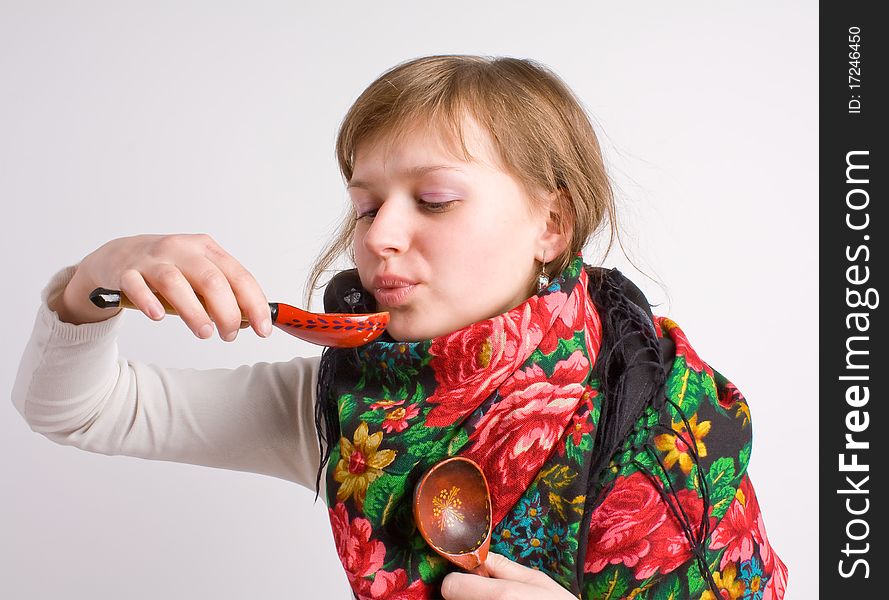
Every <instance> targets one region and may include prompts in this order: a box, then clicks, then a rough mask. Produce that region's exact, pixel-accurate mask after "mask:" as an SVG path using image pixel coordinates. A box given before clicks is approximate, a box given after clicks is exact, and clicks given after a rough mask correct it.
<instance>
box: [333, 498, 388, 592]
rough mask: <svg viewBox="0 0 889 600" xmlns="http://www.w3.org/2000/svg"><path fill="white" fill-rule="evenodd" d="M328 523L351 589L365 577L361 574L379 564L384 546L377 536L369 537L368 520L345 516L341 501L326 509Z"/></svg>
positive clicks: (380, 566)
mask: <svg viewBox="0 0 889 600" xmlns="http://www.w3.org/2000/svg"><path fill="white" fill-rule="evenodd" d="M328 512H329V516H330V526H331V528H332V529H333V539H334V542H335V543H336V552H337V554H338V555H339V557H340V561H341V562H342V563H343V568H344V569H345V570H346V577H348V579H349V584H350V585H351V586H352V589H358V586H359V585H362V584H363V582H365V581H367V580H365V579H364V578H365V577H367V576H368V575H373V574H374V573H376V572H377V571H379V570H380V569H381V568H382V567H383V559H384V558H385V556H386V547H385V546H384V545H383V542H381V541H379V540H372V539H370V533H371V526H370V521H368V520H367V519H362V518H360V517H358V518H356V519H353V520H352V521H350V520H349V513H348V511H346V506H345V505H344V504H343V503H342V502H337V504H336V507H334V508H333V509H329V510H328Z"/></svg>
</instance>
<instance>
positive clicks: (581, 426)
mask: <svg viewBox="0 0 889 600" xmlns="http://www.w3.org/2000/svg"><path fill="white" fill-rule="evenodd" d="M592 430H593V421H592V419H590V416H589V413H584V414H583V416H581V415H578V414H575V415H574V416H573V417H571V422H570V423H569V424H568V433H569V435H570V437H571V441H572V442H574V445H575V446H580V442H581V441H582V440H583V434H585V433H590V432H591V431H592Z"/></svg>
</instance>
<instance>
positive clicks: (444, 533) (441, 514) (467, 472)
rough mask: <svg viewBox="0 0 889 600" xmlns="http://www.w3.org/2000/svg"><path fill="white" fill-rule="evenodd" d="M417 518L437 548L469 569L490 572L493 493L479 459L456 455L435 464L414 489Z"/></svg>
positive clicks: (425, 533) (459, 564)
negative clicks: (487, 560)
mask: <svg viewBox="0 0 889 600" xmlns="http://www.w3.org/2000/svg"><path fill="white" fill-rule="evenodd" d="M414 519H415V520H416V522H417V527H418V528H419V530H420V534H421V535H422V536H423V539H425V540H426V542H427V543H428V544H429V545H430V546H431V547H432V549H433V550H435V551H436V552H438V553H439V554H440V555H441V556H443V557H444V558H446V559H448V560H449V561H451V562H452V563H454V564H456V565H458V566H459V567H461V568H463V569H465V570H467V571H471V572H473V573H476V574H477V575H483V576H488V570H487V568H486V567H485V559H486V558H487V557H488V549H489V548H490V547H491V529H492V523H491V492H490V489H489V488H488V481H487V480H486V479H485V474H484V473H483V472H482V470H481V467H479V466H478V464H476V463H475V462H474V461H472V460H470V459H468V458H464V457H462V456H455V457H453V458H448V459H446V460H443V461H441V462H439V463H437V464H435V465H434V466H433V467H432V468H431V469H429V471H427V472H426V474H425V475H423V478H422V479H421V480H420V483H419V484H418V485H417V487H416V489H415V490H414Z"/></svg>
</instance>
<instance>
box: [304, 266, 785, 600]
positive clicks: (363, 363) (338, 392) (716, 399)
mask: <svg viewBox="0 0 889 600" xmlns="http://www.w3.org/2000/svg"><path fill="white" fill-rule="evenodd" d="M341 275H342V276H343V277H338V278H335V280H334V282H332V284H331V285H330V286H328V290H327V293H326V294H325V304H326V310H329V311H339V312H345V311H355V312H360V311H370V310H373V309H374V307H373V298H372V297H371V296H370V294H369V293H368V292H366V291H365V290H363V289H362V288H361V286H360V283H358V282H357V278H356V277H355V275H354V273H351V274H349V272H346V273H344V274H341ZM384 337H385V336H384ZM316 412H317V416H318V419H317V421H318V427H319V438H321V441H322V447H323V448H324V450H325V453H326V454H327V458H328V462H327V470H326V477H325V485H326V489H327V498H328V505H329V515H330V521H331V527H332V530H333V534H334V540H335V543H336V547H337V552H338V554H339V556H340V559H341V561H342V563H343V566H344V567H345V570H346V574H347V577H348V579H349V583H350V585H351V586H352V589H353V591H354V592H355V594H356V596H357V597H358V598H362V599H364V598H391V599H425V598H436V597H440V592H439V587H440V585H441V580H442V578H443V577H444V575H445V574H447V573H448V572H450V571H451V570H453V569H454V568H456V567H454V566H452V565H450V564H449V563H447V562H446V561H445V560H444V559H442V558H441V557H439V556H438V555H437V554H436V553H435V552H434V551H433V550H432V549H431V548H430V547H429V546H428V545H427V544H426V542H425V541H424V540H423V538H422V537H421V536H420V534H419V531H418V530H417V527H416V524H415V523H414V519H413V514H412V511H411V499H412V495H413V490H414V487H415V486H416V484H417V482H418V480H419V479H420V477H422V475H423V474H424V473H425V472H426V471H427V470H428V469H429V468H430V467H431V466H432V465H434V464H435V463H437V462H439V461H440V460H442V459H444V458H447V457H450V456H456V455H461V456H465V457H468V458H472V459H473V460H475V461H476V462H477V463H478V464H479V465H481V467H482V470H483V471H484V473H485V475H486V478H487V479H488V483H489V486H490V489H491V499H492V512H493V523H494V524H495V525H494V530H493V533H492V543H491V549H492V550H493V551H495V552H498V553H501V554H504V555H506V556H509V557H510V558H512V559H513V560H516V561H518V562H520V563H522V564H525V565H527V566H530V567H533V568H536V569H540V570H542V571H544V572H545V573H547V574H548V575H549V576H550V577H552V578H553V579H555V580H556V581H558V582H559V583H560V584H561V585H563V586H564V587H565V588H567V589H569V590H571V591H572V592H573V593H574V594H576V595H578V596H579V597H582V598H624V597H632V598H661V597H663V598H692V597H694V598H708V599H709V598H714V599H715V598H719V597H722V598H732V599H734V600H737V599H738V598H744V599H745V600H746V599H748V598H781V597H782V595H783V589H784V579H785V573H786V569H785V568H784V565H783V563H781V561H780V560H779V559H778V557H777V556H776V555H775V554H774V552H773V551H772V550H771V547H770V546H769V544H768V541H767V539H766V537H765V530H764V528H763V525H762V519H761V516H760V513H759V507H758V504H757V502H756V497H755V495H754V493H753V489H752V487H751V486H750V482H749V479H748V478H747V476H746V474H745V472H746V467H747V461H748V460H749V456H750V419H749V411H748V409H747V404H746V402H745V401H744V399H743V397H742V396H741V394H740V392H738V390H737V388H735V387H734V386H733V385H732V384H731V383H729V382H728V381H727V380H726V379H725V378H724V377H723V376H722V375H720V374H719V373H717V372H715V371H714V370H713V369H712V368H710V367H709V366H708V365H707V364H706V363H704V362H703V361H701V360H700V359H699V358H698V356H697V354H695V352H694V350H692V349H691V347H690V346H689V344H688V342H687V339H686V338H685V335H684V334H683V333H682V331H681V330H680V329H679V327H678V326H677V325H676V324H675V323H673V322H672V321H670V320H669V319H666V318H663V317H654V316H652V315H651V313H650V312H649V309H648V304H647V302H645V299H644V296H642V294H641V292H639V290H638V289H637V288H636V287H635V286H633V285H632V283H630V282H629V281H628V280H627V279H626V278H624V277H623V276H622V275H621V274H620V273H619V272H618V271H617V270H616V269H612V270H605V269H595V268H591V267H587V268H584V265H583V261H582V258H581V257H580V256H579V255H578V256H577V257H575V259H574V260H573V261H572V262H571V264H570V265H569V266H568V268H567V269H566V270H565V272H563V273H562V274H561V275H560V276H559V277H557V278H556V279H555V280H553V282H552V283H551V284H550V286H549V287H547V288H546V289H544V290H542V291H541V292H539V293H538V294H536V295H535V296H532V297H531V298H529V299H528V300H527V301H526V302H524V303H523V304H521V305H519V306H517V307H516V308H514V309H512V310H510V311H508V312H506V313H503V314H501V315H498V316H496V317H493V318H491V319H488V320H485V321H481V322H479V323H475V324H472V325H470V326H468V327H466V328H464V329H461V330H459V331H456V332H454V333H451V334H448V335H445V336H441V337H438V338H434V339H432V340H425V341H421V342H396V341H394V340H391V338H389V339H384V338H381V339H379V340H377V341H375V342H371V343H369V344H366V345H364V346H362V347H360V348H358V349H355V350H342V349H339V350H334V349H328V350H326V351H325V353H324V356H323V358H322V365H321V373H320V376H319V394H318V406H317V410H316ZM328 440H331V441H332V442H333V443H327V441H328ZM321 475H322V473H321V472H319V482H320V477H321Z"/></svg>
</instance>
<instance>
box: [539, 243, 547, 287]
mask: <svg viewBox="0 0 889 600" xmlns="http://www.w3.org/2000/svg"><path fill="white" fill-rule="evenodd" d="M547 286H549V275H547V274H546V251H545V250H544V251H543V261H542V264H541V266H540V275H538V276H537V291H538V292H539V291H540V290H542V289H543V288H545V287H547Z"/></svg>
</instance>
